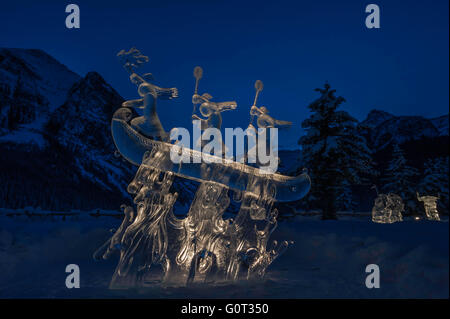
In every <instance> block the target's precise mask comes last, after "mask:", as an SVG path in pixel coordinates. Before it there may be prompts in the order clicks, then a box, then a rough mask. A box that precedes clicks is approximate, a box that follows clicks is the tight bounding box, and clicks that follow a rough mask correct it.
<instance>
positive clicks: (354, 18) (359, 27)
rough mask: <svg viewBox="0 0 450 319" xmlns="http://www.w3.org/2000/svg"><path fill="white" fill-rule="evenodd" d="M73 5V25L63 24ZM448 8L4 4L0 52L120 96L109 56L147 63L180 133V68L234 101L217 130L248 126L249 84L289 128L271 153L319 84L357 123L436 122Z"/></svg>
mask: <svg viewBox="0 0 450 319" xmlns="http://www.w3.org/2000/svg"><path fill="white" fill-rule="evenodd" d="M69 3H76V4H78V5H79V6H80V11H81V28H80V29H67V28H66V27H65V18H66V16H67V13H65V7H66V5H67V4H69ZM369 3H376V4H378V5H379V6H380V8H381V29H367V28H366V27H365V18H366V16H367V13H365V7H366V5H367V4H369ZM448 10H449V8H448V1H447V0H439V1H438V0H436V1H411V0H410V1H393V0H389V1H380V0H374V1H372V2H367V1H356V0H355V1H349V0H346V1H332V0H326V1H325V0H315V1H301V0H298V1H291V2H284V1H259V3H258V2H251V1H243V0H241V1H236V2H235V1H214V0H209V1H192V0H183V1H166V0H161V1H151V0H150V1H140V2H138V1H132V0H128V1H76V0H75V1H73V2H64V1H52V2H50V1H14V2H13V1H9V2H8V3H6V2H5V1H3V2H2V4H1V9H0V47H19V48H39V49H42V50H44V51H46V52H48V53H49V54H50V55H52V56H54V57H55V58H56V59H57V60H59V61H60V62H62V63H64V64H65V65H67V66H68V67H69V68H70V69H71V70H73V71H75V72H77V73H78V74H80V75H85V74H86V72H88V71H91V70H95V71H97V72H99V73H100V74H101V75H102V76H103V77H104V78H105V80H106V81H107V82H108V83H110V84H111V85H112V86H113V87H114V88H115V89H116V90H117V91H118V92H119V93H120V94H121V95H122V96H123V97H124V98H126V99H132V98H137V97H138V95H137V92H136V87H135V86H134V85H132V84H131V83H130V82H129V80H128V75H127V73H126V72H125V70H124V69H123V68H122V67H121V65H120V64H119V62H118V60H117V58H116V53H117V52H118V51H119V50H120V49H129V48H130V47H132V46H135V47H137V48H138V49H140V50H141V52H142V53H143V54H145V55H148V56H149V57H150V62H149V63H148V64H146V65H145V66H144V67H143V68H142V69H140V70H141V71H142V72H143V73H146V72H151V73H153V75H154V77H155V79H156V83H157V84H159V85H160V86H164V87H172V86H176V87H178V89H179V90H180V98H179V99H178V100H176V101H167V102H161V103H160V105H159V114H160V118H161V120H162V122H163V124H164V126H165V128H166V129H170V128H171V127H173V126H189V125H190V116H191V111H192V104H191V96H192V93H193V88H194V79H193V77H192V70H193V68H194V67H195V66H196V65H200V66H202V67H203V69H204V78H203V79H202V80H201V82H200V86H199V90H200V92H201V93H204V92H208V93H210V94H211V95H212V96H213V97H214V100H215V101H220V100H236V101H237V102H238V110H236V111H232V112H226V113H224V124H223V126H224V127H237V126H240V127H243V128H245V127H246V126H247V124H248V120H249V116H248V112H249V108H250V105H251V104H252V102H253V98H254V87H253V85H254V82H255V80H257V79H260V80H262V81H263V82H264V85H265V88H264V91H263V92H262V93H261V95H260V99H259V103H258V104H259V106H262V105H264V106H266V107H267V108H268V109H269V110H270V113H271V115H272V116H273V117H275V118H278V119H281V120H290V121H293V122H294V123H295V124H294V127H293V128H291V129H290V130H289V131H287V132H284V133H283V135H282V136H281V137H282V140H280V145H281V146H295V143H296V141H297V140H298V137H299V136H300V135H301V134H302V130H301V128H300V123H301V121H302V120H303V119H304V118H306V117H307V116H308V115H309V112H308V109H307V105H308V104H309V103H310V102H312V101H313V100H314V99H315V98H316V97H317V93H316V92H314V88H316V87H320V86H322V85H323V84H324V83H325V81H328V82H329V83H330V85H331V86H332V87H333V88H335V89H337V93H338V94H339V95H342V96H343V97H345V98H346V100H347V102H346V103H345V105H344V106H343V109H344V110H347V111H349V112H350V114H352V115H353V116H354V117H356V118H357V119H358V120H363V119H364V118H365V117H366V115H367V113H368V112H369V111H370V110H371V109H373V108H377V109H382V110H385V111H388V112H391V113H393V114H395V115H422V116H425V117H436V116H440V115H443V114H447V113H448V110H449V94H448V86H449V42H448V36H449V35H448V30H449V19H448Z"/></svg>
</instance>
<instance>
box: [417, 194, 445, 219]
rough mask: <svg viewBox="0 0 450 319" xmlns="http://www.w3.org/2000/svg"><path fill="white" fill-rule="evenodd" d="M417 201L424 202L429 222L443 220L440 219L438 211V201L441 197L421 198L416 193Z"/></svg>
mask: <svg viewBox="0 0 450 319" xmlns="http://www.w3.org/2000/svg"><path fill="white" fill-rule="evenodd" d="M416 195H417V199H418V200H419V202H423V206H424V208H425V214H426V216H427V219H429V220H441V219H440V218H439V212H438V210H437V201H438V199H439V197H437V196H420V195H419V193H418V192H416Z"/></svg>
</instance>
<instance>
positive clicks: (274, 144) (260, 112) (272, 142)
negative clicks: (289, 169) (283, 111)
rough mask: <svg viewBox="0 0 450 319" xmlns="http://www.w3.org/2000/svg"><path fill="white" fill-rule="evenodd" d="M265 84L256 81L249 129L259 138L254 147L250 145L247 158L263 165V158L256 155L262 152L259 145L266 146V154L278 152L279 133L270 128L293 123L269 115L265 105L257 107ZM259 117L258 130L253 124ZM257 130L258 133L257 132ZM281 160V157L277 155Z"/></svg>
mask: <svg viewBox="0 0 450 319" xmlns="http://www.w3.org/2000/svg"><path fill="white" fill-rule="evenodd" d="M263 88H264V84H263V82H262V81H261V80H257V81H256V82H255V90H256V94H255V99H254V101H253V105H252V107H251V108H250V123H249V125H248V128H247V130H249V132H254V134H255V135H256V138H257V141H258V142H257V143H255V145H253V146H252V147H249V150H248V153H247V154H248V155H247V156H248V157H247V160H250V161H251V162H256V163H258V165H259V166H260V167H261V166H262V165H261V159H260V158H257V157H256V154H260V153H258V152H257V147H263V146H265V148H266V149H265V151H266V154H267V153H268V154H278V151H277V150H278V134H274V133H275V132H274V131H272V130H270V129H271V128H287V127H290V126H291V125H292V122H289V121H280V120H277V119H275V118H273V117H271V116H270V115H268V113H269V110H268V109H267V108H266V107H264V106H261V107H257V106H256V104H257V101H258V97H259V93H260V92H261V91H262V90H263ZM255 117H256V118H257V121H256V124H257V126H258V131H256V129H255V127H254V126H253V121H254V119H255ZM256 132H257V133H256ZM261 139H263V140H264V142H265V143H261ZM277 160H278V161H279V158H278V157H277ZM264 164H267V163H264Z"/></svg>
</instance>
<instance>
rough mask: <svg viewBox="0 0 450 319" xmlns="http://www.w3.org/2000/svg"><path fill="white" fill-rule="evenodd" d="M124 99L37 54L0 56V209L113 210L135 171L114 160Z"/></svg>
mask: <svg viewBox="0 0 450 319" xmlns="http://www.w3.org/2000/svg"><path fill="white" fill-rule="evenodd" d="M122 102H123V98H122V97H121V96H120V95H119V94H118V93H117V92H116V91H115V90H114V89H113V88H112V87H111V86H109V85H108V84H107V83H106V82H105V81H104V79H103V78H102V77H101V76H100V75H99V74H98V73H96V72H89V73H88V74H86V76H85V77H80V76H79V75H77V74H75V73H74V72H72V71H70V70H69V69H68V68H67V67H66V66H64V65H62V64H61V63H59V62H58V61H56V60H55V59H54V58H52V57H51V56H49V55H48V54H46V53H45V52H43V51H41V50H34V49H32V50H28V49H0V151H1V152H2V154H3V155H2V158H1V159H0V185H1V186H0V207H15V208H20V207H24V206H35V207H36V206H41V207H42V208H47V209H71V208H84V209H91V208H97V207H99V208H117V207H118V205H120V202H123V201H124V200H126V199H129V195H128V194H127V193H126V185H127V184H128V183H129V182H130V180H131V178H132V176H133V172H134V169H133V167H131V165H129V164H127V163H124V162H122V161H121V159H120V158H117V157H115V156H114V151H115V148H114V145H113V141H112V138H111V133H110V124H109V123H110V121H111V116H112V114H113V112H114V110H115V109H117V107H118V106H120V105H121V103H122Z"/></svg>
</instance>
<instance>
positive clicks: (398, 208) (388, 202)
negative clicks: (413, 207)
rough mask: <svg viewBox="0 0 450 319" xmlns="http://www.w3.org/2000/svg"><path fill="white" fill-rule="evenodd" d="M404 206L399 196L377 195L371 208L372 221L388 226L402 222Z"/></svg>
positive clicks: (390, 194)
mask: <svg viewBox="0 0 450 319" xmlns="http://www.w3.org/2000/svg"><path fill="white" fill-rule="evenodd" d="M404 209H405V206H404V204H403V200H402V198H401V197H400V196H398V195H396V194H392V193H389V194H378V196H377V198H376V199H375V204H374V206H373V208H372V221H373V222H375V223H382V224H390V223H395V222H401V221H402V220H403V217H402V212H403V211H404Z"/></svg>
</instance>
